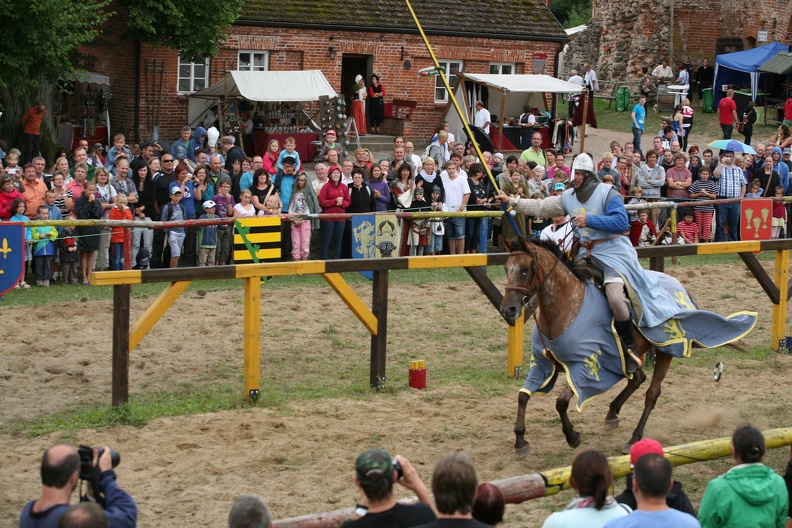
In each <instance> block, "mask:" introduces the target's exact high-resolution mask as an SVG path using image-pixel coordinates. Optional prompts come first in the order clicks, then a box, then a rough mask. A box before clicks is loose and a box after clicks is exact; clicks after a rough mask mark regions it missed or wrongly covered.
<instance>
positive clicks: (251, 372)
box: [242, 277, 261, 403]
mask: <svg viewBox="0 0 792 528" xmlns="http://www.w3.org/2000/svg"><path fill="white" fill-rule="evenodd" d="M260 323H261V279H260V278H259V277H248V278H246V279H245V315H244V343H243V345H242V350H243V352H244V369H245V394H244V398H245V401H250V402H251V403H256V402H257V401H258V397H259V375H260V372H259V367H260V364H261V357H260V356H261V338H260V335H259V332H260Z"/></svg>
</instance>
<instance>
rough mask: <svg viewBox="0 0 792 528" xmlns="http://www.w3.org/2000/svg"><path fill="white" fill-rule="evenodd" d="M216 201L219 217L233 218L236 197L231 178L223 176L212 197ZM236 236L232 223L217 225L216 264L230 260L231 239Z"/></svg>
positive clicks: (216, 211)
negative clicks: (232, 193)
mask: <svg viewBox="0 0 792 528" xmlns="http://www.w3.org/2000/svg"><path fill="white" fill-rule="evenodd" d="M212 201H213V202H214V203H215V213H216V214H217V218H232V217H233V216H234V207H235V206H236V202H234V197H233V196H231V180H229V179H228V178H223V179H221V180H220V183H219V184H218V186H217V194H215V195H214V196H213V197H212ZM233 238H234V233H233V230H232V229H231V226H230V225H221V226H217V251H216V252H215V259H216V261H215V264H216V265H217V266H221V265H223V264H225V263H227V262H228V257H229V256H230V255H231V240H232V239H233Z"/></svg>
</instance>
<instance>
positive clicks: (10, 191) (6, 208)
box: [0, 176, 25, 222]
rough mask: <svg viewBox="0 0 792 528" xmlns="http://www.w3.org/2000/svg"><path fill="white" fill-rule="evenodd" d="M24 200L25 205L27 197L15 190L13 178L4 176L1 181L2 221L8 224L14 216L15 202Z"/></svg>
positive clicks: (0, 218)
mask: <svg viewBox="0 0 792 528" xmlns="http://www.w3.org/2000/svg"><path fill="white" fill-rule="evenodd" d="M17 199H19V200H22V202H23V203H24V201H25V197H24V196H23V195H22V193H21V192H19V191H17V190H16V188H14V179H13V178H12V177H11V176H3V177H2V179H0V221H4V222H8V220H9V219H10V218H11V217H12V216H14V214H15V213H16V211H15V210H14V205H13V204H14V200H17Z"/></svg>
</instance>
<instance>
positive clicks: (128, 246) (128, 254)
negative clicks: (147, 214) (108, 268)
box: [124, 227, 140, 270]
mask: <svg viewBox="0 0 792 528" xmlns="http://www.w3.org/2000/svg"><path fill="white" fill-rule="evenodd" d="M138 234H140V233H138ZM135 256H137V255H135ZM124 269H125V270H131V269H132V229H131V228H129V227H125V228H124Z"/></svg>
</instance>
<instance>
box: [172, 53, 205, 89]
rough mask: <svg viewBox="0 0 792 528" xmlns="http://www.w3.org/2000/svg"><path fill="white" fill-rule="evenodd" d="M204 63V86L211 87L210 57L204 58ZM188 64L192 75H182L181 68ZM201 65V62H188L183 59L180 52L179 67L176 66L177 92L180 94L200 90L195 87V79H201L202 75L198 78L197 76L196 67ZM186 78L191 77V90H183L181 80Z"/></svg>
mask: <svg viewBox="0 0 792 528" xmlns="http://www.w3.org/2000/svg"><path fill="white" fill-rule="evenodd" d="M203 64H204V66H205V68H204V77H203V82H204V86H203V88H208V87H209V58H208V57H207V58H205V59H204V63H203ZM188 65H189V66H190V76H189V77H182V75H181V68H182V66H188ZM200 65H201V63H200V62H188V61H186V60H183V59H182V56H181V54H179V61H178V65H177V68H176V93H179V94H191V93H193V92H197V91H198V89H196V88H195V81H196V79H200V77H198V78H196V77H195V67H196V66H200ZM185 79H189V81H190V89H189V90H182V89H181V88H180V86H181V82H182V81H183V80H185ZM203 88H200V89H201V90H203Z"/></svg>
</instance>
